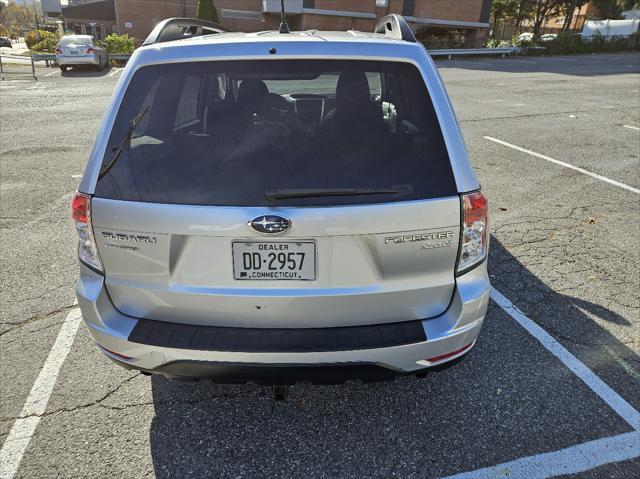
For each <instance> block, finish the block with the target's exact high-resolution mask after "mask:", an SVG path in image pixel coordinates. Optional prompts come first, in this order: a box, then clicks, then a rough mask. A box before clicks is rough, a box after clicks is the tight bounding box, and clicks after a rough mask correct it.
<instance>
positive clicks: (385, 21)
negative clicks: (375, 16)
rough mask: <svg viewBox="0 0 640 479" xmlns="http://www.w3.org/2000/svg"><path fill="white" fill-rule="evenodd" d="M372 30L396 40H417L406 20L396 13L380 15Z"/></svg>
mask: <svg viewBox="0 0 640 479" xmlns="http://www.w3.org/2000/svg"><path fill="white" fill-rule="evenodd" d="M373 31H374V33H382V34H384V35H385V36H387V37H389V38H394V39H396V40H405V41H407V42H414V43H415V42H416V41H417V40H416V36H415V35H414V34H413V30H411V27H410V26H409V24H408V23H407V21H406V20H405V19H404V17H403V16H402V15H398V14H396V13H392V14H391V15H387V16H386V17H382V18H381V19H380V22H379V23H378V24H377V25H376V28H375V29H374V30H373Z"/></svg>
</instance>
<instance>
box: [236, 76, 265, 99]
mask: <svg viewBox="0 0 640 479" xmlns="http://www.w3.org/2000/svg"><path fill="white" fill-rule="evenodd" d="M267 93H269V89H268V88H267V85H266V84H265V82H263V81H262V80H242V83H240V88H239V89H238V102H241V103H245V102H248V101H254V100H256V99H259V98H261V97H263V96H265V95H266V94H267Z"/></svg>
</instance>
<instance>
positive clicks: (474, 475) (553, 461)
mask: <svg viewBox="0 0 640 479" xmlns="http://www.w3.org/2000/svg"><path fill="white" fill-rule="evenodd" d="M491 299H493V300H494V301H495V302H496V303H497V304H498V305H499V306H500V307H501V308H502V309H503V310H504V311H505V312H506V313H507V314H508V315H509V316H511V317H512V318H513V319H515V320H516V321H517V322H518V323H519V324H520V326H522V327H523V328H524V329H526V330H527V332H528V333H529V334H531V335H532V336H533V337H534V338H536V339H537V340H538V341H539V342H540V344H542V346H544V347H545V348H546V349H547V350H548V351H550V352H551V353H552V354H553V355H554V356H556V357H557V358H558V359H559V360H560V361H561V362H562V364H564V365H565V366H566V367H567V368H569V369H570V370H571V372H573V373H574V374H575V375H576V376H578V377H579V378H580V379H581V380H582V381H583V382H584V383H585V384H586V385H587V386H588V387H589V388H590V389H591V390H592V391H593V392H594V393H595V394H597V395H598V396H599V397H600V398H601V399H602V400H603V401H604V402H605V403H607V405H608V406H609V407H610V408H611V409H613V410H614V411H615V412H616V413H617V414H618V415H620V417H622V418H623V419H624V420H625V421H626V422H627V423H629V425H630V426H631V427H632V428H633V429H634V431H632V432H628V433H625V434H619V435H617V436H611V437H606V438H603V439H597V440H595V441H589V442H585V443H583V444H578V445H576V446H571V447H568V448H565V449H560V450H558V451H553V452H547V453H543V454H537V455H533V456H528V457H523V458H520V459H516V460H514V461H511V462H505V463H503V464H498V465H496V466H491V467H486V468H483V469H477V470H475V471H469V472H463V473H461V474H455V475H453V476H448V477H447V478H446V479H488V478H504V477H509V478H510V479H539V478H546V477H553V476H557V475H561V474H576V473H578V472H582V471H588V470H589V469H593V468H595V467H598V466H602V465H604V464H609V463H612V462H620V461H625V460H628V459H633V458H636V457H640V432H638V429H640V413H638V411H636V410H635V409H634V408H633V407H632V406H631V405H630V404H629V403H628V402H627V401H625V400H624V399H623V398H622V397H620V395H619V394H618V393H617V392H615V391H614V390H613V389H611V388H610V387H609V386H608V385H607V384H606V383H605V382H604V381H603V380H602V379H600V378H599V377H598V376H596V374H595V373H594V372H593V371H591V370H590V369H589V368H587V367H586V366H585V365H584V364H583V363H582V362H581V361H580V360H579V359H578V358H576V357H575V356H574V355H573V354H571V353H570V352H569V351H568V350H567V349H566V348H565V347H564V346H562V345H561V344H560V343H559V342H558V341H556V340H555V339H554V338H553V336H551V335H550V334H549V333H547V332H546V331H545V330H544V329H543V328H541V327H540V326H538V324H537V323H535V322H534V321H532V320H531V319H529V318H528V317H527V316H526V315H525V314H524V313H523V312H522V311H520V310H519V309H518V308H517V307H515V306H514V305H513V303H512V302H511V301H509V300H508V299H507V298H506V297H505V296H504V295H503V294H502V293H500V292H499V291H498V290H496V289H495V288H492V289H491Z"/></svg>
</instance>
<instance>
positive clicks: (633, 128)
mask: <svg viewBox="0 0 640 479" xmlns="http://www.w3.org/2000/svg"><path fill="white" fill-rule="evenodd" d="M622 126H623V127H625V128H629V129H630V130H637V131H640V128H638V127H637V126H631V125H622Z"/></svg>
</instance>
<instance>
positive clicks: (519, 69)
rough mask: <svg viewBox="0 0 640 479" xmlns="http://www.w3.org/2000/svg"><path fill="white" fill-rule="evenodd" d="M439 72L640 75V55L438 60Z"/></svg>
mask: <svg viewBox="0 0 640 479" xmlns="http://www.w3.org/2000/svg"><path fill="white" fill-rule="evenodd" d="M434 60H435V61H436V64H437V66H438V68H440V69H443V68H456V69H461V70H475V71H485V72H486V71H495V72H507V73H541V72H545V73H555V74H560V75H569V76H599V75H615V74H623V73H639V72H640V54H638V52H634V51H623V52H616V53H597V54H583V55H557V56H554V55H549V56H511V57H505V58H500V57H484V58H478V57H456V58H452V59H451V60H447V59H445V58H444V57H435V58H434Z"/></svg>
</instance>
